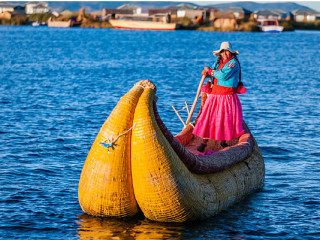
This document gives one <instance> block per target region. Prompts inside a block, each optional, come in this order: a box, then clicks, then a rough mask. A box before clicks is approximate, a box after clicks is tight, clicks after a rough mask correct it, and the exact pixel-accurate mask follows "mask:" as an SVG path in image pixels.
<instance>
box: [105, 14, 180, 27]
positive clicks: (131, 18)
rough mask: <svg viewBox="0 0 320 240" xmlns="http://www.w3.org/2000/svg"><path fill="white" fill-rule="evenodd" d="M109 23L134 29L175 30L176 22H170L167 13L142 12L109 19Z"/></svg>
mask: <svg viewBox="0 0 320 240" xmlns="http://www.w3.org/2000/svg"><path fill="white" fill-rule="evenodd" d="M109 22H110V24H111V25H112V26H113V27H115V28H119V29H135V30H175V29H176V28H177V24H176V23H170V19H169V20H168V17H167V15H165V14H159V15H154V16H148V15H144V14H139V15H138V14H137V15H125V16H122V17H120V18H119V19H117V20H109Z"/></svg>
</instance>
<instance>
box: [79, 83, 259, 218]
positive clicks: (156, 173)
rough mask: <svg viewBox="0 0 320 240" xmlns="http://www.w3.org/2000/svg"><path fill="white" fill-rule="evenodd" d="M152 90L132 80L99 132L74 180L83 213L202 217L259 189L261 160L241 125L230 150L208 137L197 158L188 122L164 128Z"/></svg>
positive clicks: (211, 214)
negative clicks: (174, 129)
mask: <svg viewBox="0 0 320 240" xmlns="http://www.w3.org/2000/svg"><path fill="white" fill-rule="evenodd" d="M155 93H156V87H155V85H154V84H153V83H152V82H150V81H148V80H142V81H140V82H138V83H136V84H135V85H134V87H133V88H132V89H131V90H130V91H129V92H128V93H127V94H125V95H124V96H123V97H122V98H121V99H120V100H119V102H118V104H117V106H116V107H115V108H114V109H113V111H112V112H111V114H110V116H109V117H108V119H107V120H106V122H105V123H104V124H103V126H102V128H101V129H100V131H99V133H98V135H97V137H96V140H95V141H94V143H93V145H92V147H91V149H90V152H89V154H88V157H87V159H86V161H85V164H84V166H83V170H82V173H81V177H80V182H79V202H80V205H81V208H82V210H83V211H84V212H85V213H87V214H90V215H94V216H102V217H132V216H135V215H136V214H138V213H139V212H140V213H141V212H142V213H143V214H144V216H145V217H146V218H148V219H151V220H154V221H160V222H185V221H194V220H202V219H206V218H209V217H211V216H214V215H215V214H217V213H218V212H220V211H221V210H223V209H226V208H227V207H229V206H231V205H232V204H234V203H236V202H238V201H239V200H241V199H243V198H244V197H246V196H247V195H249V194H250V193H252V192H254V191H256V190H258V189H259V188H261V186H262V185H263V182H264V176H265V166H264V161H263V158H262V155H261V153H260V149H259V147H258V145H257V143H256V141H255V139H254V137H253V136H252V134H251V133H250V130H249V129H248V127H247V126H246V124H245V123H244V129H245V134H244V135H242V136H241V137H240V138H239V139H236V140H232V141H228V142H227V143H228V144H229V145H230V147H227V148H225V149H220V148H221V147H220V145H219V144H218V143H217V142H215V141H214V140H213V139H212V140H210V141H209V143H208V147H207V150H209V151H215V152H214V153H212V154H210V155H202V156H201V155H200V154H199V152H197V150H196V146H197V145H198V144H199V143H200V142H201V139H200V138H198V137H197V136H195V135H193V134H192V131H193V126H192V125H188V126H186V127H185V128H184V129H183V130H182V131H181V132H180V133H179V134H178V135H177V136H175V137H174V136H173V135H172V134H171V133H170V131H169V130H168V129H167V128H166V126H165V125H164V123H163V122H162V120H161V119H160V117H159V114H158V112H157V107H156V102H155V101H154V99H155ZM204 101H205V98H203V99H202V102H204ZM200 111H201V109H200Z"/></svg>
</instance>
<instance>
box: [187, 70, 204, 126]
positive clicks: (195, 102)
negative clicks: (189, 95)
mask: <svg viewBox="0 0 320 240" xmlns="http://www.w3.org/2000/svg"><path fill="white" fill-rule="evenodd" d="M205 79H206V76H205V75H203V76H202V78H201V80H200V83H199V87H198V91H197V95H196V98H195V99H194V101H193V104H192V108H191V110H190V113H189V116H188V119H187V121H186V125H188V124H189V123H190V121H191V118H192V115H193V113H194V110H195V109H196V106H197V102H198V99H199V96H200V91H201V87H202V85H203V83H204V80H205Z"/></svg>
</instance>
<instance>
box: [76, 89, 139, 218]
mask: <svg viewBox="0 0 320 240" xmlns="http://www.w3.org/2000/svg"><path fill="white" fill-rule="evenodd" d="M142 92H143V87H142V86H140V85H138V84H136V85H135V86H134V87H133V88H132V89H131V90H130V91H129V92H128V93H127V94H126V95H124V96H123V97H122V98H121V99H120V101H119V102H118V104H117V106H116V107H115V108H114V110H113V111H112V112H111V114H110V116H109V117H108V119H107V120H106V122H105V123H104V124H103V126H102V128H101V129H100V132H99V133H98V136H97V137H96V140H95V141H94V143H93V145H92V147H91V149H90V152H89V155H88V157H87V159H86V162H85V164H84V166H83V170H82V173H81V177H80V182H79V192H78V194H79V202H80V205H81V208H82V210H83V211H84V212H86V213H88V214H90V215H94V216H115V217H128V216H134V215H135V214H137V213H138V207H137V203H136V200H135V197H134V193H133V187H132V178H131V169H130V166H131V163H130V148H131V131H130V128H132V126H133V125H132V120H133V114H134V111H135V106H136V104H137V102H138V100H139V97H140V95H141V93H142ZM106 142H108V143H107V144H106Z"/></svg>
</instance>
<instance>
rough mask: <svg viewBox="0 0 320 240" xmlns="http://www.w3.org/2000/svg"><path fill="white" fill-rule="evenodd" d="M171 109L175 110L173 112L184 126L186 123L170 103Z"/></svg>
mask: <svg viewBox="0 0 320 240" xmlns="http://www.w3.org/2000/svg"><path fill="white" fill-rule="evenodd" d="M172 108H173V110H174V111H175V113H176V114H177V115H178V118H179V119H180V121H181V122H182V124H183V126H186V124H185V123H184V121H183V120H182V118H181V116H180V115H179V113H178V111H177V110H176V108H175V107H174V106H173V105H172Z"/></svg>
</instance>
